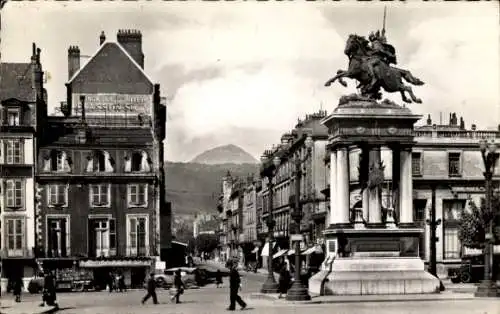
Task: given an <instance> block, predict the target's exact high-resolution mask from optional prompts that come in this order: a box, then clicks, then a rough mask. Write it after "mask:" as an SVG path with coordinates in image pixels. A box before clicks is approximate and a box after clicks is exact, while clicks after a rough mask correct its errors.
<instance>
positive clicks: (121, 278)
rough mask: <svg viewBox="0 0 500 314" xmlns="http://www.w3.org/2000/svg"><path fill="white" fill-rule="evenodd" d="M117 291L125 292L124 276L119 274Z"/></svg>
mask: <svg viewBox="0 0 500 314" xmlns="http://www.w3.org/2000/svg"><path fill="white" fill-rule="evenodd" d="M118 289H119V290H120V292H123V291H125V290H126V288H125V276H123V273H120V274H119V275H118Z"/></svg>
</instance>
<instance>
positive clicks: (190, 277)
mask: <svg viewBox="0 0 500 314" xmlns="http://www.w3.org/2000/svg"><path fill="white" fill-rule="evenodd" d="M178 269H180V270H181V279H182V282H183V283H184V285H185V286H186V288H188V289H189V288H191V289H193V288H198V287H199V286H203V285H205V284H206V274H205V272H204V271H203V270H201V269H198V268H197V267H175V268H170V269H167V270H164V271H163V273H160V274H155V281H156V285H157V286H158V287H161V288H164V289H169V288H171V287H173V286H174V275H175V272H176V271H177V270H178ZM146 285H147V280H146V282H145V283H144V286H145V287H146Z"/></svg>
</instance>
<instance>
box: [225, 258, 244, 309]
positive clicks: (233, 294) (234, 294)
mask: <svg viewBox="0 0 500 314" xmlns="http://www.w3.org/2000/svg"><path fill="white" fill-rule="evenodd" d="M236 266H237V265H236V263H234V261H230V262H228V267H229V269H230V273H229V300H230V304H229V307H228V308H227V310H228V311H234V310H235V308H236V303H238V304H239V305H240V306H241V309H242V310H244V309H245V308H246V307H247V304H246V303H245V302H244V301H243V300H242V299H241V297H240V296H239V295H238V291H239V290H240V287H241V279H240V274H239V273H238V270H237V269H236Z"/></svg>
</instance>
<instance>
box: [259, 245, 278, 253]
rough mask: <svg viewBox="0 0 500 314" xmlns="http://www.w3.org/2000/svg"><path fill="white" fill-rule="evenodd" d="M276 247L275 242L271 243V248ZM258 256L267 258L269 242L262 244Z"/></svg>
mask: <svg viewBox="0 0 500 314" xmlns="http://www.w3.org/2000/svg"><path fill="white" fill-rule="evenodd" d="M275 246H276V242H273V248H274V247H275ZM260 256H269V242H266V244H264V247H263V248H262V252H261V253H260Z"/></svg>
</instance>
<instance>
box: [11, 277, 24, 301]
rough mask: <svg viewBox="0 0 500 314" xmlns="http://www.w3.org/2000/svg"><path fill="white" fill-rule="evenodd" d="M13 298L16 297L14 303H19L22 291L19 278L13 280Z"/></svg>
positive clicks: (21, 283) (21, 281) (21, 282)
mask: <svg viewBox="0 0 500 314" xmlns="http://www.w3.org/2000/svg"><path fill="white" fill-rule="evenodd" d="M13 290H14V296H15V297H16V302H21V291H22V290H23V280H22V278H21V277H20V276H17V277H16V279H14V289H13Z"/></svg>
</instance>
